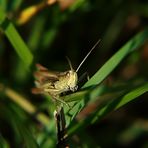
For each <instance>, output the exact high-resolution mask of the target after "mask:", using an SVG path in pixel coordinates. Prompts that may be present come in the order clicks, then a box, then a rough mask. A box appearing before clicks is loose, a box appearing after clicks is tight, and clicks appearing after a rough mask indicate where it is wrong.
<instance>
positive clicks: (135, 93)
mask: <svg viewBox="0 0 148 148" xmlns="http://www.w3.org/2000/svg"><path fill="white" fill-rule="evenodd" d="M147 91H148V83H146V84H143V85H140V86H139V87H137V88H133V89H132V90H131V91H128V92H126V93H125V94H124V95H122V96H119V97H117V98H115V99H113V100H112V101H108V102H107V103H106V105H104V107H102V108H98V110H97V111H96V112H94V113H92V114H91V115H90V116H89V117H88V118H86V119H85V120H81V121H79V123H75V122H73V123H72V124H71V127H69V129H68V135H72V134H74V132H77V131H80V130H81V129H84V128H85V127H86V126H88V125H89V124H93V123H94V122H96V121H98V120H101V119H102V118H103V117H104V116H105V115H107V114H108V113H110V112H111V111H115V110H117V109H119V108H120V107H122V106H123V105H125V104H127V103H128V102H130V101H133V100H134V99H136V98H137V97H139V96H141V95H142V94H144V93H146V92H147Z"/></svg>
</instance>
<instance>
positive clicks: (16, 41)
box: [0, 7, 33, 68]
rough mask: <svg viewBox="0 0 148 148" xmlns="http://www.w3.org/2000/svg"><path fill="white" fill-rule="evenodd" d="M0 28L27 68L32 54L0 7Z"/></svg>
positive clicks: (31, 59)
mask: <svg viewBox="0 0 148 148" xmlns="http://www.w3.org/2000/svg"><path fill="white" fill-rule="evenodd" d="M0 28H1V29H2V31H3V32H4V33H5V35H6V36H7V38H8V40H9V41H10V42H11V44H12V46H13V47H14V49H15V51H16V52H17V54H18V55H19V57H20V58H21V60H22V61H23V62H24V64H25V66H26V67H27V68H29V66H30V65H31V63H32V61H33V55H32V53H31V52H30V50H29V49H28V47H27V45H26V44H25V43H24V41H23V39H22V38H21V36H20V35H19V33H18V32H17V30H16V29H15V27H14V25H13V24H12V23H11V21H9V19H8V18H7V17H6V14H5V12H4V11H3V10H2V8H1V7H0Z"/></svg>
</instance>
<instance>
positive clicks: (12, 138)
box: [0, 0, 148, 148]
mask: <svg viewBox="0 0 148 148" xmlns="http://www.w3.org/2000/svg"><path fill="white" fill-rule="evenodd" d="M147 27H148V2H147V1H146V0H142V1H140V0H135V1H132V0H130V1H129V0H111V1H107V0H93V1H91V0H87V1H86V0H58V1H56V0H39V1H35V0H31V1H23V0H13V1H8V0H0V148H1V147H2V148H9V147H14V148H15V147H26V148H36V147H41V148H48V147H55V146H56V126H55V121H54V117H53V111H54V109H55V106H54V105H53V102H52V101H51V98H49V96H40V95H39V96H35V95H33V94H32V93H31V88H32V87H34V78H33V72H34V70H35V67H34V65H35V63H41V64H43V65H44V66H46V67H48V68H49V69H51V70H56V71H66V70H67V69H69V66H68V63H67V61H66V58H65V56H68V57H69V58H70V59H71V61H72V64H73V67H74V69H76V67H77V66H78V65H79V63H80V62H81V60H82V59H83V58H84V56H85V55H86V54H87V53H88V52H89V50H90V49H91V47H92V46H93V45H94V44H95V42H96V41H97V40H98V39H101V43H100V45H99V47H97V48H96V49H95V50H94V51H93V52H92V54H91V55H90V56H89V58H88V59H87V61H86V62H85V63H84V65H83V66H82V67H81V69H80V71H79V72H78V75H79V76H81V75H82V74H83V73H85V72H87V73H88V74H89V76H90V78H91V79H90V80H89V81H87V80H86V79H85V78H84V79H83V80H82V81H81V82H80V83H79V90H78V92H76V93H73V94H68V95H66V96H63V99H65V100H66V101H67V102H70V105H71V106H73V108H72V109H70V108H67V107H66V106H65V108H64V109H65V114H66V121H67V126H68V133H69V137H68V139H69V141H68V142H69V144H70V147H103V148H104V147H142V148H146V147H147V146H148V142H147V138H148V118H147V113H148V112H147V104H148V101H147V96H148V94H147V93H146V92H147V91H148V71H147V69H148V41H147V40H148V28H147ZM108 59H109V60H108ZM100 67H101V68H100ZM86 81H87V82H86ZM85 82H86V83H85ZM80 88H81V89H80ZM136 98H138V99H136ZM135 99H136V100H135ZM133 100H135V101H133ZM71 101H73V102H71ZM128 102H130V103H129V104H127V103H128ZM125 104H127V105H125ZM124 105H125V106H124ZM121 107H122V108H121ZM118 108H120V109H118ZM117 109H118V110H117ZM114 110H117V111H115V112H113V111H114ZM110 112H112V113H110Z"/></svg>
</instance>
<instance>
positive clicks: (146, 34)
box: [69, 28, 148, 121]
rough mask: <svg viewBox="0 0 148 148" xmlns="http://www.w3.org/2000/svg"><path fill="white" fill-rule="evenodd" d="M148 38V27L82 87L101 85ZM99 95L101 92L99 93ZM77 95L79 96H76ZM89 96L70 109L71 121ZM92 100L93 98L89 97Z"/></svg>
mask: <svg viewBox="0 0 148 148" xmlns="http://www.w3.org/2000/svg"><path fill="white" fill-rule="evenodd" d="M147 39H148V28H146V29H145V30H143V31H142V32H140V33H138V34H137V35H136V36H134V37H133V38H132V39H131V40H129V41H128V42H127V43H126V44H125V45H124V46H123V47H121V49H119V51H117V52H116V53H115V54H114V55H113V56H112V57H111V58H110V59H109V60H108V61H107V62H106V63H105V64H104V65H103V66H102V67H101V68H100V69H99V70H98V71H97V72H96V73H95V74H94V76H93V77H92V78H91V79H90V80H89V81H87V82H86V83H85V84H84V86H83V87H82V88H87V87H92V86H96V85H99V84H100V83H101V82H102V81H103V80H104V79H105V78H106V77H107V76H108V75H109V74H110V73H111V72H112V71H113V70H114V69H115V68H116V67H117V66H118V65H119V63H120V62H121V61H122V60H123V59H124V58H125V57H126V56H127V55H128V54H129V53H131V52H132V51H134V50H135V49H137V48H138V47H140V46H141V45H142V44H143V43H144V42H145V41H146V40H147ZM98 95H99V94H98ZM76 97H77V96H76ZM86 99H88V98H87V97H86V98H85V99H83V100H81V101H80V102H78V103H77V104H76V105H75V107H74V108H72V110H71V111H70V114H71V115H72V116H71V119H69V121H71V120H72V119H73V118H74V117H75V116H76V115H77V114H78V113H79V112H80V111H81V109H82V108H83V107H84V106H85V105H86V103H88V102H89V100H87V101H86ZM89 99H90V100H91V98H89Z"/></svg>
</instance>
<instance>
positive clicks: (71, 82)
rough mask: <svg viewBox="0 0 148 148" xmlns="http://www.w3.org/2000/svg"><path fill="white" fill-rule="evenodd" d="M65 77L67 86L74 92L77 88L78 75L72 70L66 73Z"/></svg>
mask: <svg viewBox="0 0 148 148" xmlns="http://www.w3.org/2000/svg"><path fill="white" fill-rule="evenodd" d="M67 76H68V78H69V79H68V82H67V85H68V86H69V89H70V90H71V91H76V90H77V88H78V86H77V83H78V75H77V73H76V72H75V71H74V70H69V71H68V73H67Z"/></svg>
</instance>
